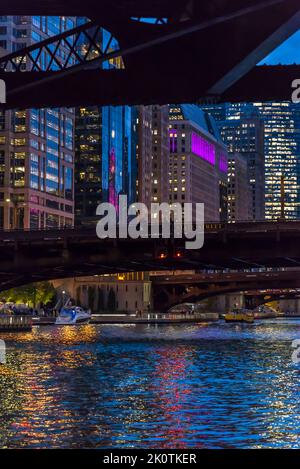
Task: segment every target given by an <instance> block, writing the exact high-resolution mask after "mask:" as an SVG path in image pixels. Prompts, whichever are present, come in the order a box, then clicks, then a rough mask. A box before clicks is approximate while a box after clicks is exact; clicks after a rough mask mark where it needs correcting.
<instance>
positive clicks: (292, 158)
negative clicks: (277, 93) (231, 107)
mask: <svg viewBox="0 0 300 469" xmlns="http://www.w3.org/2000/svg"><path fill="white" fill-rule="evenodd" d="M254 106H255V107H256V108H257V109H258V110H259V113H260V116H261V117H262V119H263V121H264V127H265V178H266V202H265V210H266V218H267V219H270V220H271V219H272V220H276V219H278V218H280V217H281V216H282V213H281V208H282V207H281V206H282V202H283V205H284V207H283V208H284V217H285V218H286V219H296V218H300V186H299V181H300V164H299V162H300V105H299V104H293V103H292V102H280V103H277V102H273V103H254ZM282 181H283V183H284V188H283V187H282ZM282 189H284V191H282ZM283 192H284V197H283V198H284V200H282V195H283Z"/></svg>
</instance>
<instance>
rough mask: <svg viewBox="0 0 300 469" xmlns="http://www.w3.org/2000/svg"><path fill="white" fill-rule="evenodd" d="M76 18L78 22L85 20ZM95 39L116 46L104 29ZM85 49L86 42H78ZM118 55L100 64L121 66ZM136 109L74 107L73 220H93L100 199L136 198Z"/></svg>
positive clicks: (95, 218) (116, 200)
mask: <svg viewBox="0 0 300 469" xmlns="http://www.w3.org/2000/svg"><path fill="white" fill-rule="evenodd" d="M85 21H86V19H85V18H79V19H77V24H81V23H83V22H85ZM97 41H98V42H99V43H101V44H102V45H103V47H104V48H105V47H106V45H107V43H108V41H109V50H108V52H112V51H113V50H115V49H116V48H117V47H118V44H117V41H116V40H115V39H113V40H110V35H109V34H108V32H107V31H105V30H104V29H102V30H101V32H100V33H99V34H98V36H97ZM78 46H79V49H78V52H79V53H80V48H82V49H83V50H85V48H86V47H87V45H86V44H85V43H84V42H82V43H81V44H78ZM122 66H123V62H122V59H121V58H115V59H112V60H110V61H109V62H106V63H104V64H102V67H103V68H113V67H115V68H122ZM137 120H138V118H137V111H136V108H135V107H130V106H104V107H100V106H92V107H87V108H86V107H81V108H78V109H76V124H75V127H76V130H75V153H76V163H75V189H76V193H75V199H76V201H75V222H76V223H78V224H82V223H85V224H86V223H90V222H91V223H94V222H95V221H96V220H97V217H96V209H97V206H98V204H99V203H101V202H110V203H112V204H113V205H115V206H116V208H117V206H118V197H119V195H121V194H126V195H127V196H128V203H129V204H130V203H132V202H134V201H135V200H136V191H137V189H136V181H137V160H136V152H137Z"/></svg>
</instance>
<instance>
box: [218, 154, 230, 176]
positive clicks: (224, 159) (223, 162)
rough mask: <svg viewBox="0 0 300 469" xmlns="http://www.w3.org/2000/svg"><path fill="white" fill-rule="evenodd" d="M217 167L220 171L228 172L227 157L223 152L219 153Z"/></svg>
mask: <svg viewBox="0 0 300 469" xmlns="http://www.w3.org/2000/svg"><path fill="white" fill-rule="evenodd" d="M219 168H220V171H222V173H228V158H227V155H225V154H224V153H221V155H220V161H219Z"/></svg>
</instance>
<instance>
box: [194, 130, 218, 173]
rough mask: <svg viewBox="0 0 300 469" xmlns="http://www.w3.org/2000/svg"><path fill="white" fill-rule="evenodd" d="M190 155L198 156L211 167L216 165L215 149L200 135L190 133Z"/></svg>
mask: <svg viewBox="0 0 300 469" xmlns="http://www.w3.org/2000/svg"><path fill="white" fill-rule="evenodd" d="M191 149H192V153H195V155H197V156H200V158H202V159H203V160H205V161H207V162H208V163H209V164H211V165H215V163H216V149H215V146H214V145H213V144H212V143H209V142H208V141H207V140H205V139H204V138H202V137H200V135H197V134H195V133H194V132H192V141H191Z"/></svg>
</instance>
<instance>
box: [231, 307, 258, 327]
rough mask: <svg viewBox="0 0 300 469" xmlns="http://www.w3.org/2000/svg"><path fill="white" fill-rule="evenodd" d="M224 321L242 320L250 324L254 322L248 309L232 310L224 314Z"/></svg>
mask: <svg viewBox="0 0 300 469" xmlns="http://www.w3.org/2000/svg"><path fill="white" fill-rule="evenodd" d="M225 321H226V322H243V323H247V324H252V323H253V322H254V316H253V314H251V312H250V311H248V310H245V309H241V310H234V311H232V312H230V313H227V314H225Z"/></svg>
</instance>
